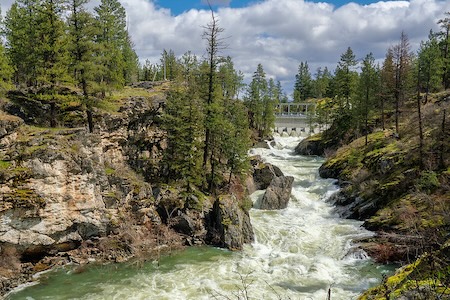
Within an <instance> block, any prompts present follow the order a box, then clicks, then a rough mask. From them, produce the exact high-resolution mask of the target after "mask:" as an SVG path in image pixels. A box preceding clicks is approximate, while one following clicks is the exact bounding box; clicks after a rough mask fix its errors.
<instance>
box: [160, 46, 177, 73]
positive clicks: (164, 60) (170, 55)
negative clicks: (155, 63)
mask: <svg viewBox="0 0 450 300" xmlns="http://www.w3.org/2000/svg"><path fill="white" fill-rule="evenodd" d="M161 65H162V66H163V72H164V74H163V75H164V80H175V79H176V78H177V77H178V73H179V71H178V62H177V57H176V56H175V52H174V51H173V50H172V49H170V50H169V51H167V50H166V49H164V50H163V53H162V54H161Z"/></svg>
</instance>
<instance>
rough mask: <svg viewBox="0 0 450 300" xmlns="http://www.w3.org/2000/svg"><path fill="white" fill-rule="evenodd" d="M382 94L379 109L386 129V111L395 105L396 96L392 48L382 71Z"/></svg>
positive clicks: (388, 52) (382, 123) (380, 94)
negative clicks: (391, 105)
mask: <svg viewBox="0 0 450 300" xmlns="http://www.w3.org/2000/svg"><path fill="white" fill-rule="evenodd" d="M379 90H380V92H379V94H378V95H379V108H380V116H381V125H382V128H383V130H384V129H385V127H386V126H385V125H386V124H385V123H386V122H385V111H386V109H388V108H389V107H388V105H389V104H391V103H393V99H394V94H395V70H394V54H393V52H392V48H389V49H388V51H387V53H386V57H385V59H384V62H383V66H382V67H381V71H380V89H379Z"/></svg>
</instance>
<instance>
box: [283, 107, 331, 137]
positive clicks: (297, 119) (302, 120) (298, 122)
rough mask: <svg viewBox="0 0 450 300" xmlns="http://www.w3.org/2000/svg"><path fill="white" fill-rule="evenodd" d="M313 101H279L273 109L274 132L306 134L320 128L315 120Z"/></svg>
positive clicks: (317, 130) (318, 130)
mask: <svg viewBox="0 0 450 300" xmlns="http://www.w3.org/2000/svg"><path fill="white" fill-rule="evenodd" d="M315 106H316V105H315V104H314V103H292V102H291V103H280V104H278V105H277V107H276V109H275V128H274V132H277V133H279V134H283V133H285V134H287V135H296V136H307V135H311V134H313V133H318V132H320V131H322V130H321V128H319V125H318V124H317V123H316V122H315V120H314V119H315Z"/></svg>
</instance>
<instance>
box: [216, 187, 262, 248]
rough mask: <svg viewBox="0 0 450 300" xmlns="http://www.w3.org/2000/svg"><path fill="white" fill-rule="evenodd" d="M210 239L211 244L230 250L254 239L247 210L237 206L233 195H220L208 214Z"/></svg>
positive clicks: (237, 203)
mask: <svg viewBox="0 0 450 300" xmlns="http://www.w3.org/2000/svg"><path fill="white" fill-rule="evenodd" d="M210 220H211V224H210V226H211V227H212V228H211V229H210V235H211V236H210V239H211V241H212V243H213V244H216V245H218V246H221V247H225V248H228V249H231V250H240V249H242V247H243V245H244V244H245V243H251V242H253V239H254V234H253V228H252V225H251V223H250V216H249V215H248V212H246V211H245V210H243V209H242V208H241V207H239V202H238V201H237V199H236V197H235V196H232V195H230V196H228V195H227V196H221V197H219V198H218V199H217V200H216V201H215V202H214V206H213V209H212V212H211V216H210Z"/></svg>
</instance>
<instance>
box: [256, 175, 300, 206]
mask: <svg viewBox="0 0 450 300" xmlns="http://www.w3.org/2000/svg"><path fill="white" fill-rule="evenodd" d="M293 182H294V177H292V176H279V177H274V178H273V179H272V181H271V183H270V185H269V186H268V187H267V189H266V192H265V193H264V195H263V197H262V200H261V206H260V209H269V210H273V209H284V208H286V207H287V205H288V203H289V199H290V197H291V192H292V183H293Z"/></svg>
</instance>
